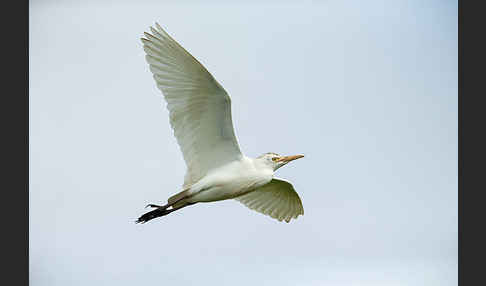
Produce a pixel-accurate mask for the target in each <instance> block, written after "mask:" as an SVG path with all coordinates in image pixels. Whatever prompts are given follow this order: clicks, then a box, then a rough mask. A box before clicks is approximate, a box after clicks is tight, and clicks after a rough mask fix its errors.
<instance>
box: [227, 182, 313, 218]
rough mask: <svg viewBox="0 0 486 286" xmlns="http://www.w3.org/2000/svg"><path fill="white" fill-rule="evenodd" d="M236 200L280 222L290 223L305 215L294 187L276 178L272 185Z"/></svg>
mask: <svg viewBox="0 0 486 286" xmlns="http://www.w3.org/2000/svg"><path fill="white" fill-rule="evenodd" d="M235 199H236V200H237V201H239V202H240V203H242V204H244V205H245V206H247V207H248V208H250V209H252V210H256V211H257V212H260V213H263V214H265V215H269V216H271V217H273V218H275V219H278V220H279V221H282V220H285V221H286V222H289V221H290V219H291V218H294V219H295V218H297V217H298V216H299V215H303V214H304V208H303V206H302V201H301V200H300V198H299V195H298V194H297V192H296V191H295V190H294V187H293V186H292V184H290V183H289V182H287V181H285V180H282V179H276V178H274V179H272V180H271V181H270V183H268V184H266V185H263V186H261V187H259V188H258V189H256V190H255V191H252V192H250V193H247V194H244V195H242V196H239V197H236V198H235Z"/></svg>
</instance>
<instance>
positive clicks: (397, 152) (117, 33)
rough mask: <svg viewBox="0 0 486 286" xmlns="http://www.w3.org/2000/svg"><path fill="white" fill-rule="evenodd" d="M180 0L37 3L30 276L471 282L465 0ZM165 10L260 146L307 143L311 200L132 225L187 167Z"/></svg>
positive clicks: (66, 281)
mask: <svg viewBox="0 0 486 286" xmlns="http://www.w3.org/2000/svg"><path fill="white" fill-rule="evenodd" d="M78 2H79V3H78ZM173 2H174V3H170V2H165V1H153V2H146V1H126V2H123V1H111V2H110V1H76V2H74V1H73V2H70V1H34V0H31V1H30V24H29V28H30V37H29V40H30V47H29V54H30V55H29V59H30V68H29V71H30V75H29V78H30V84H29V88H30V234H29V238H30V250H29V251H30V282H31V285H33V286H40V285H46V286H47V285H49V286H54V285H62V286H65V285H83V286H84V285H183V286H185V285H279V286H281V285H288V286H295V285H306V286H307V285H374V286H375V285H414V286H415V285H427V286H430V285H441V286H442V285H457V181H458V177H457V1H432V0H430V1H423V0H413V1H386V0H382V1H375V0H371V1H358V0H356V1H319V2H318V1H298V2H299V3H300V4H291V3H290V1H289V2H285V3H284V2H280V1H275V2H267V4H264V5H263V4H261V3H259V2H258V1H253V2H251V1H240V2H241V3H239V4H225V3H224V2H223V1H221V2H210V1H209V2H208V1H204V4H202V2H201V3H199V2H195V1H192V2H187V4H185V5H179V4H175V3H176V1H173ZM296 2H297V1H296ZM155 22H158V23H160V25H161V26H162V27H163V28H164V29H166V31H167V32H168V33H169V34H170V35H172V36H173V37H174V39H176V40H177V41H178V42H179V43H180V44H181V45H182V46H183V47H185V48H186V49H187V50H188V51H189V52H190V53H191V54H192V55H193V56H194V57H196V58H197V59H198V60H200V62H201V63H202V64H203V65H204V66H205V67H206V68H207V69H208V70H209V71H210V72H211V73H212V74H213V76H214V77H215V78H216V79H217V80H218V81H219V82H220V83H221V85H222V86H223V87H224V88H225V89H226V91H227V92H228V93H229V94H230V96H231V98H232V109H233V122H234V125H235V130H236V135H237V137H238V140H239V144H240V146H241V149H242V151H243V152H244V153H245V154H246V155H247V156H252V157H256V156H258V155H261V154H262V153H265V152H270V151H271V152H276V153H279V154H288V155H290V154H299V153H302V154H305V155H306V157H305V158H303V159H300V160H298V161H295V162H292V163H291V164H289V165H287V166H285V167H283V168H281V169H279V170H278V172H277V176H279V177H281V178H285V179H287V180H289V181H291V182H292V183H293V185H294V187H295V189H296V190H297V192H298V193H299V195H300V197H301V199H302V201H303V205H304V209H305V215H304V216H302V217H299V218H298V219H297V220H295V221H292V222H291V223H289V224H287V223H281V222H278V221H277V220H274V219H271V218H270V217H268V216H264V215H262V214H260V213H257V212H255V211H252V210H250V209H247V208H246V207H245V206H243V205H242V204H240V203H238V202H236V201H223V202H217V203H207V204H198V205H195V206H192V207H188V208H185V209H184V210H181V211H179V212H175V213H173V214H171V215H169V216H166V217H163V218H159V219H156V220H153V221H151V222H149V223H147V224H144V225H137V224H135V223H134V220H135V219H136V218H138V217H139V216H140V215H141V214H143V213H144V212H145V211H147V210H146V209H144V206H145V205H146V204H147V203H163V202H164V201H165V200H166V199H167V198H168V197H169V196H170V195H172V194H174V193H176V192H178V191H180V190H181V185H182V183H183V178H184V174H185V170H186V167H185V164H184V161H183V158H182V155H181V153H180V151H179V147H178V146H177V142H176V140H175V138H174V137H173V135H172V130H171V128H170V125H169V121H168V111H167V110H166V108H165V102H164V101H163V98H161V93H160V91H159V90H158V89H157V87H156V85H155V82H154V80H153V78H152V74H151V73H150V71H149V69H148V65H147V63H146V62H145V59H144V51H143V49H142V43H141V42H140V37H141V36H142V35H143V32H144V31H148V29H149V26H150V25H153V24H154V23H155Z"/></svg>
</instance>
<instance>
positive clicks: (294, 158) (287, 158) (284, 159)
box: [276, 155, 304, 163]
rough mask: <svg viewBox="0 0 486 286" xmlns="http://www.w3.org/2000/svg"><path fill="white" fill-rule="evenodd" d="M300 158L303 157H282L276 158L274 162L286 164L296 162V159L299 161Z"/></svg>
mask: <svg viewBox="0 0 486 286" xmlns="http://www.w3.org/2000/svg"><path fill="white" fill-rule="evenodd" d="M302 157H304V155H293V156H283V157H280V158H278V160H277V161H276V162H285V163H288V162H290V161H293V160H297V159H300V158H302Z"/></svg>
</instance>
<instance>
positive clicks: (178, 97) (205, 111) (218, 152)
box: [137, 24, 304, 223]
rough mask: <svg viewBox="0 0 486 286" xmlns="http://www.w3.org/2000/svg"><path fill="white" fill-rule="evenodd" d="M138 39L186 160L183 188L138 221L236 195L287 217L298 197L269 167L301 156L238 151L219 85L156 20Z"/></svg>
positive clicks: (294, 212)
mask: <svg viewBox="0 0 486 286" xmlns="http://www.w3.org/2000/svg"><path fill="white" fill-rule="evenodd" d="M156 28H157V29H154V28H151V31H152V34H149V33H145V36H146V39H145V38H142V42H143V43H144V50H145V52H146V53H147V56H146V60H147V62H148V63H149V65H150V70H151V71H152V73H153V74H154V79H155V81H156V83H157V86H158V87H159V89H160V90H161V91H162V93H163V95H164V98H165V99H166V101H167V103H168V104H167V108H168V109H169V115H170V123H171V125H172V128H173V129H174V135H175V137H176V138H177V141H178V143H179V146H180V147H181V151H182V153H183V156H184V160H185V161H186V164H187V167H188V169H187V173H186V176H185V179H184V184H183V190H182V191H181V192H179V193H177V194H175V195H173V196H171V197H170V198H169V199H168V202H167V204H166V205H163V206H159V205H153V204H150V205H149V206H151V207H154V208H155V210H153V211H150V212H148V213H146V214H144V215H143V216H141V217H140V218H139V219H138V220H137V222H142V223H144V222H147V221H149V220H151V219H153V218H156V217H159V216H164V215H167V214H169V213H171V212H173V211H175V210H178V209H181V208H183V207H186V206H189V205H193V204H196V203H201V202H214V201H221V200H227V199H236V200H238V201H240V202H241V203H243V204H244V205H246V206H247V207H249V208H251V209H254V210H256V211H259V212H261V213H264V214H267V215H269V216H271V217H273V218H276V219H278V220H280V221H281V220H285V221H286V222H289V221H290V219H291V218H297V216H299V215H302V214H303V213H304V210H303V208H302V202H301V200H300V198H299V196H298V195H297V193H296V192H295V190H294V189H293V187H292V185H291V184H290V183H289V182H286V181H284V180H281V179H277V178H274V172H275V171H276V170H277V169H278V168H280V167H282V166H284V165H286V164H287V163H288V162H290V161H292V160H295V159H299V158H301V157H303V156H302V155H295V156H280V155H278V154H275V153H265V154H263V155H261V156H259V157H257V158H250V157H247V156H245V155H243V154H242V153H241V151H240V147H239V145H238V142H237V140H236V136H235V134H234V130H233V125H232V119H231V100H230V97H229V96H228V94H227V93H226V91H225V90H224V89H223V87H222V86H221V85H220V84H219V83H218V82H217V81H216V80H215V79H214V78H213V76H212V75H211V74H210V73H209V72H208V71H207V70H206V69H205V68H204V67H203V66H202V65H201V64H200V63H199V62H198V61H197V60H196V59H195V58H194V57H193V56H192V55H190V54H189V53H188V52H187V51H186V50H185V49H184V48H182V47H181V46H180V45H179V44H178V43H177V42H176V41H175V40H174V39H172V38H171V37H170V36H169V35H168V34H167V33H166V32H165V31H164V30H163V29H162V28H161V27H160V26H159V25H158V24H156Z"/></svg>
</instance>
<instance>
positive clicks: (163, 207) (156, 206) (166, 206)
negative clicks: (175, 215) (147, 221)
mask: <svg viewBox="0 0 486 286" xmlns="http://www.w3.org/2000/svg"><path fill="white" fill-rule="evenodd" d="M148 207H151V208H159V209H164V210H165V209H166V208H168V207H169V204H166V205H164V206H159V205H154V204H148V205H146V206H145V208H148Z"/></svg>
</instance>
